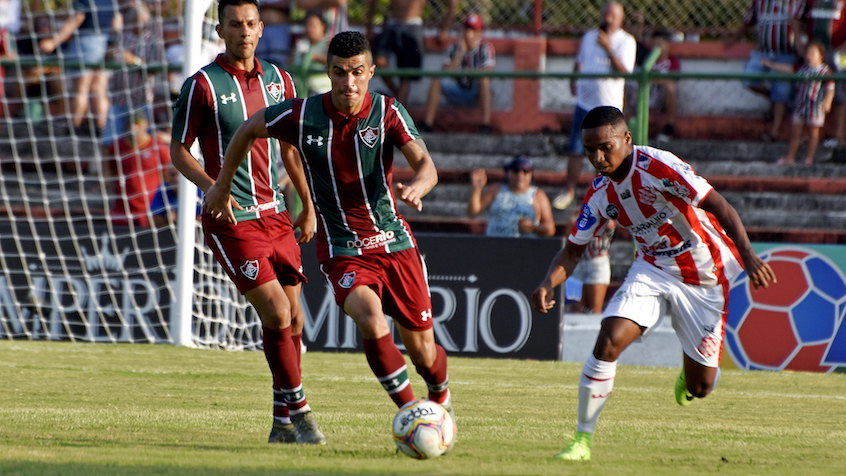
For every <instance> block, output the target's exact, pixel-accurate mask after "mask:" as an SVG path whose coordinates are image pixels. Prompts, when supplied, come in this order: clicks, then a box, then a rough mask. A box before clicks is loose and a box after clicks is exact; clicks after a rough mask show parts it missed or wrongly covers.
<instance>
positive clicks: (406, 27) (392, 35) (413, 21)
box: [367, 0, 458, 103]
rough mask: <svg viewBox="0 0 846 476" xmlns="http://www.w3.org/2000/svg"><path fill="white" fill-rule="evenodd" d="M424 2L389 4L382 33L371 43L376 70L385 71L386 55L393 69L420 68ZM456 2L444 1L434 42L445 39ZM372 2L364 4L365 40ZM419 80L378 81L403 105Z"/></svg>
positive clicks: (399, 0) (370, 28) (396, 0)
mask: <svg viewBox="0 0 846 476" xmlns="http://www.w3.org/2000/svg"><path fill="white" fill-rule="evenodd" d="M425 4H426V0H390V3H389V4H388V14H387V15H386V16H385V22H384V23H383V24H382V32H381V33H380V34H379V35H378V36H376V38H375V39H374V40H373V59H374V61H375V63H376V67H377V68H387V67H388V65H389V62H390V59H389V58H390V55H393V56H394V57H395V59H396V67H397V68H414V69H420V68H421V67H422V66H423V6H424V5H425ZM457 9H458V0H448V8H447V12H446V14H445V15H444V18H443V20H442V21H441V24H440V27H439V30H438V38H439V41H444V40H445V39H446V36H447V35H446V32H447V31H448V30H449V27H450V25H451V24H452V22H453V19H454V18H455V12H456V10H457ZM375 15H376V0H367V36H368V37H372V35H373V18H374V17H375ZM417 79H419V78H416V77H409V76H403V77H401V78H399V80H398V81H397V80H396V78H393V77H387V76H382V81H384V82H385V85H386V86H387V87H388V89H389V90H390V91H391V94H393V95H394V96H395V97H396V98H397V100H398V101H399V102H401V103H405V102H407V100H408V91H409V88H410V87H411V81H414V80H417Z"/></svg>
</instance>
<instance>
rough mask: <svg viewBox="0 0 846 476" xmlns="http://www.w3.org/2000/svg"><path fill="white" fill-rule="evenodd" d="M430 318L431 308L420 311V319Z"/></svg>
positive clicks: (424, 320) (426, 319)
mask: <svg viewBox="0 0 846 476" xmlns="http://www.w3.org/2000/svg"><path fill="white" fill-rule="evenodd" d="M431 318H432V310H431V309H426V310H425V311H421V312H420V320H421V321H423V322H426V321H428V320H429V319H431Z"/></svg>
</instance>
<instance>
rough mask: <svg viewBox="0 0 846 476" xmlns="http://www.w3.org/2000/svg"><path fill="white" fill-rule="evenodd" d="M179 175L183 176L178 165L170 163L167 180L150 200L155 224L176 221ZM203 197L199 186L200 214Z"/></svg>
mask: <svg viewBox="0 0 846 476" xmlns="http://www.w3.org/2000/svg"><path fill="white" fill-rule="evenodd" d="M179 177H181V174H180V173H179V171H178V170H176V167H174V166H173V165H172V164H168V166H167V172H166V173H165V180H164V181H163V182H162V184H161V186H160V187H159V188H158V190H156V194H155V195H153V200H152V201H151V202H150V214H151V215H152V216H153V223H154V224H155V226H167V225H169V224H171V223H176V218H177V211H178V206H179V195H178V191H179ZM202 197H203V191H202V190H200V189H199V188H198V189H197V198H198V200H197V213H196V214H197V215H198V216H199V215H200V214H201V213H202V212H203V208H202Z"/></svg>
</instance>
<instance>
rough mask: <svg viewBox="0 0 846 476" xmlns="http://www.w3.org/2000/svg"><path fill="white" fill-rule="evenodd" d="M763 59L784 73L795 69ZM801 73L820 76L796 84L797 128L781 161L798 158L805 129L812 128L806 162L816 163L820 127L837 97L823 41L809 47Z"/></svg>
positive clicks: (794, 125) (794, 103)
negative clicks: (835, 96)
mask: <svg viewBox="0 0 846 476" xmlns="http://www.w3.org/2000/svg"><path fill="white" fill-rule="evenodd" d="M761 62H762V64H763V65H764V66H766V67H767V68H770V69H772V70H774V71H782V72H784V73H793V72H794V71H795V70H794V68H793V67H791V66H788V65H785V64H781V63H777V62H775V61H772V60H768V59H766V58H762V59H761ZM799 74H801V75H802V76H803V77H805V78H819V79H818V80H817V81H802V82H800V83H799V84H798V85H797V86H796V97H795V99H794V102H793V131H792V133H791V134H790V144H789V145H788V146H787V155H785V156H784V157H783V158H781V159H779V160H778V162H777V163H778V164H792V163H793V162H795V161H796V153H797V152H798V151H799V144H801V143H802V132H803V130H804V129H806V128H807V130H808V149H807V150H806V151H805V165H812V164H813V163H814V154H815V153H816V152H817V144H818V143H819V140H820V129H821V128H822V126H823V124H825V115H826V114H827V113H828V112H829V111H830V110H831V103H832V101H833V100H834V81H831V80H830V79H825V77H826V76H830V75H831V68H829V66H828V65H827V64H825V47H824V46H823V45H822V43H819V42H817V41H812V42H811V43H809V44H808V46H807V47H806V48H805V64H803V65H802V67H801V68H799Z"/></svg>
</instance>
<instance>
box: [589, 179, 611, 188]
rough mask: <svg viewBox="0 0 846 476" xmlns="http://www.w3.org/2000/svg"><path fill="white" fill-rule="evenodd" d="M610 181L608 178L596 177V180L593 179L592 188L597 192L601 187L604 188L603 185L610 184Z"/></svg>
mask: <svg viewBox="0 0 846 476" xmlns="http://www.w3.org/2000/svg"><path fill="white" fill-rule="evenodd" d="M608 180H609V179H608V177H604V176H599V177H596V178H595V179H593V182H591V184H590V185H591V187H593V189H594V190H597V189H599V188H600V187H602V186H603V185H605V184H606V183H607V182H608Z"/></svg>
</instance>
